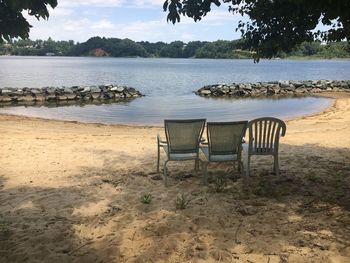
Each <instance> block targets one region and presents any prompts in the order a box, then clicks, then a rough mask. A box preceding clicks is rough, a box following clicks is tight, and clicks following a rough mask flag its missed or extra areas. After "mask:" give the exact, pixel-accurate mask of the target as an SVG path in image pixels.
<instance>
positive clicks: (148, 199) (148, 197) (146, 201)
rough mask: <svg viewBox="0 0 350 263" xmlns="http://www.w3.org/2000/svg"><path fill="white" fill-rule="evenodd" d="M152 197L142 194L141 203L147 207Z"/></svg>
mask: <svg viewBox="0 0 350 263" xmlns="http://www.w3.org/2000/svg"><path fill="white" fill-rule="evenodd" d="M152 199H153V196H152V195H151V194H143V195H142V196H141V203H143V204H147V205H149V204H150V203H151V202H152Z"/></svg>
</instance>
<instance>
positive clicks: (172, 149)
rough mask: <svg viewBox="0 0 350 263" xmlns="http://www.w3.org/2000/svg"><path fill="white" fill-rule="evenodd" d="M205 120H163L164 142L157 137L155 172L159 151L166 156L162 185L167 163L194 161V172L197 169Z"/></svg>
mask: <svg viewBox="0 0 350 263" xmlns="http://www.w3.org/2000/svg"><path fill="white" fill-rule="evenodd" d="M204 125H205V119H191V120H164V128H165V135H166V140H165V141H164V140H162V139H161V137H160V135H159V134H158V136H157V149H158V159H157V172H159V163H160V149H161V148H163V150H164V152H165V154H166V158H167V159H166V160H165V162H164V170H163V173H164V184H165V186H167V183H168V181H167V163H168V162H169V161H188V160H194V161H195V171H198V168H199V161H200V160H199V143H200V141H201V138H202V134H203V130H204Z"/></svg>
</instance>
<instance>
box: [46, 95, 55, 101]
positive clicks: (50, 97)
mask: <svg viewBox="0 0 350 263" xmlns="http://www.w3.org/2000/svg"><path fill="white" fill-rule="evenodd" d="M45 99H46V100H56V94H49V95H47V96H46V97H45Z"/></svg>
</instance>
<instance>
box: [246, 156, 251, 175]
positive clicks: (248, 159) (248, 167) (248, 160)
mask: <svg viewBox="0 0 350 263" xmlns="http://www.w3.org/2000/svg"><path fill="white" fill-rule="evenodd" d="M246 176H247V178H249V176H250V155H248V157H247V167H246Z"/></svg>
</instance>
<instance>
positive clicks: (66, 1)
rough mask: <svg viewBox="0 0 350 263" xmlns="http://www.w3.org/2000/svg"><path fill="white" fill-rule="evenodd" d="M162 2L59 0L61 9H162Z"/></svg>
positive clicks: (138, 0) (137, 0)
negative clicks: (83, 7) (87, 7)
mask: <svg viewBox="0 0 350 263" xmlns="http://www.w3.org/2000/svg"><path fill="white" fill-rule="evenodd" d="M163 3H164V0H131V1H128V0H75V1H70V0H61V1H60V2H59V6H62V7H82V6H90V7H92V6H94V7H135V8H139V7H162V6H163Z"/></svg>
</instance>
